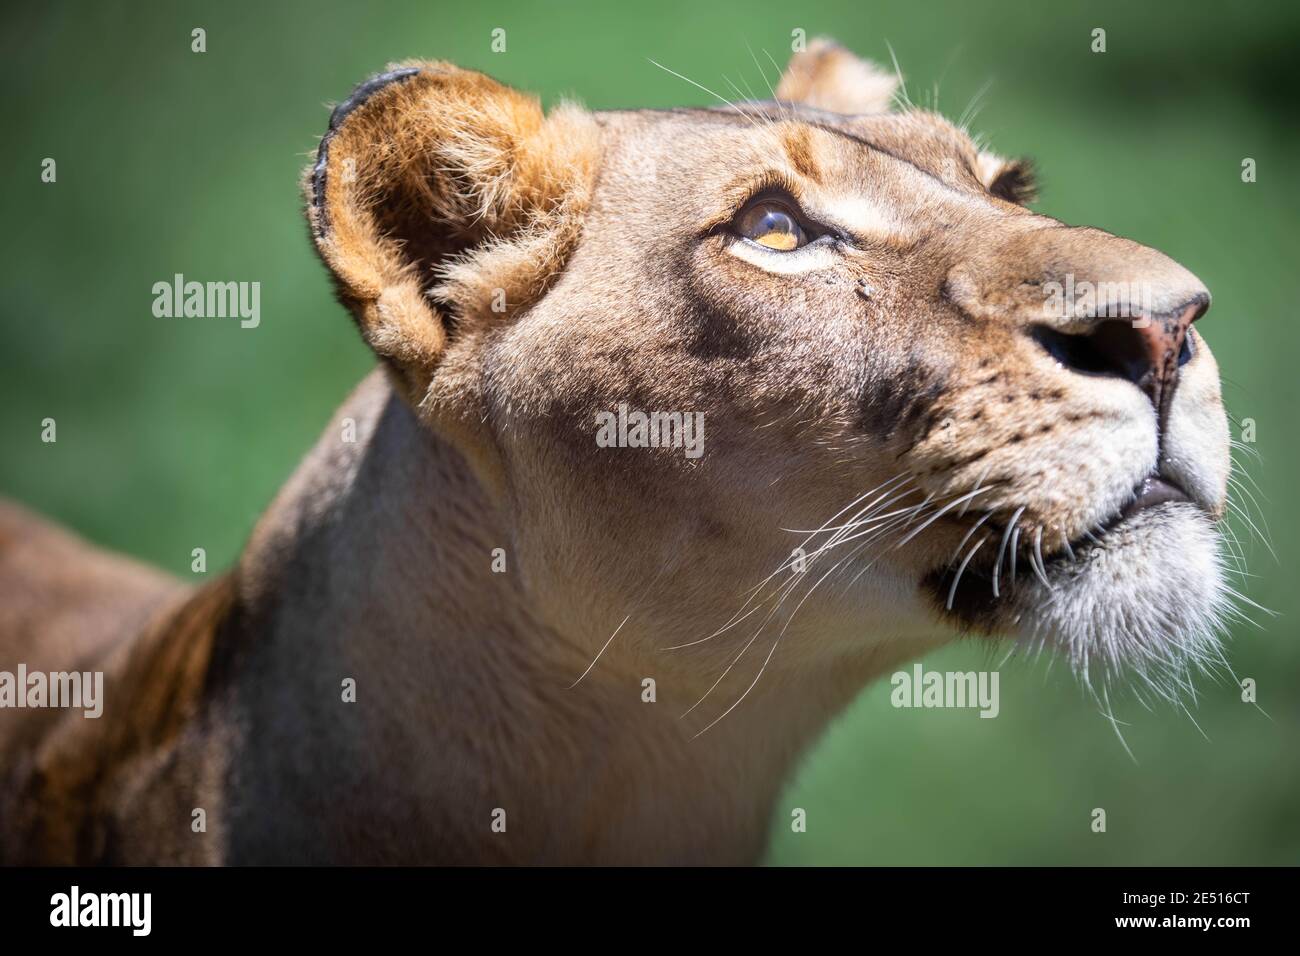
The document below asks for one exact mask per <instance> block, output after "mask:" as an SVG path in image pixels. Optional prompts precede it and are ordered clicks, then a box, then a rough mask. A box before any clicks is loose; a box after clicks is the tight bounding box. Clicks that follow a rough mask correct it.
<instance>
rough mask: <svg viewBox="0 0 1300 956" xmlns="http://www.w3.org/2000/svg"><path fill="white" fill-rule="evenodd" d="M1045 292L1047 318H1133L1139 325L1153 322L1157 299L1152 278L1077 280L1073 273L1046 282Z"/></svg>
mask: <svg viewBox="0 0 1300 956" xmlns="http://www.w3.org/2000/svg"><path fill="white" fill-rule="evenodd" d="M1043 296H1044V300H1043V316H1044V318H1049V319H1073V318H1088V319H1091V318H1108V319H1132V320H1133V327H1134V328H1138V329H1141V328H1146V326H1148V325H1150V324H1151V314H1152V309H1153V306H1154V301H1155V295H1154V288H1153V287H1152V285H1151V283H1149V282H1091V281H1089V280H1087V279H1081V280H1079V281H1077V282H1076V281H1075V278H1074V274H1073V273H1066V275H1065V281H1064V282H1057V281H1055V280H1053V281H1051V282H1044V283H1043Z"/></svg>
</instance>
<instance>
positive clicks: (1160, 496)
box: [928, 471, 1202, 627]
mask: <svg viewBox="0 0 1300 956" xmlns="http://www.w3.org/2000/svg"><path fill="white" fill-rule="evenodd" d="M1184 505H1187V506H1191V507H1192V508H1195V509H1196V510H1197V511H1198V512H1199V511H1201V510H1202V509H1201V508H1200V507H1199V506H1198V505H1197V504H1196V502H1195V501H1194V500H1193V499H1192V497H1191V495H1189V494H1188V493H1187V491H1186V490H1185V489H1184V488H1183V487H1182V486H1181V485H1180V484H1178V483H1177V481H1175V480H1173V479H1171V478H1169V477H1167V476H1164V475H1161V474H1160V473H1159V472H1157V471H1153V472H1152V473H1151V474H1149V475H1147V476H1146V477H1145V478H1143V479H1142V480H1141V481H1140V482H1138V483H1137V485H1136V486H1134V488H1133V491H1132V493H1131V494H1130V495H1129V497H1128V499H1127V501H1126V502H1125V503H1124V504H1123V505H1122V506H1120V507H1119V508H1118V509H1117V510H1116V511H1115V512H1114V513H1113V514H1112V515H1111V516H1110V517H1109V518H1108V519H1106V520H1105V521H1102V522H1101V523H1099V524H1097V525H1095V526H1094V527H1092V528H1091V529H1089V530H1087V531H1084V532H1082V533H1081V534H1079V535H1078V536H1077V537H1074V538H1071V539H1067V538H1066V537H1065V536H1064V535H1061V536H1059V537H1057V538H1056V540H1055V541H1054V542H1052V543H1051V544H1049V543H1048V542H1047V541H1044V540H1041V538H1040V539H1038V540H1034V539H1032V538H1030V536H1029V535H1023V536H1022V535H1017V536H1016V538H1018V539H1019V541H1018V542H1016V540H1015V539H1013V540H1012V543H1011V545H1010V547H1009V548H1008V547H1007V544H1006V542H1005V541H1004V542H1003V544H1002V546H1001V547H999V546H998V545H999V540H998V536H997V535H994V536H993V538H992V539H991V544H992V547H991V548H989V549H986V553H985V554H984V555H983V556H982V557H983V558H984V560H982V561H970V560H968V561H966V562H960V563H958V562H954V563H953V564H950V565H948V566H945V567H942V568H939V569H936V570H935V571H934V572H932V573H931V575H930V576H929V579H928V583H929V584H930V586H931V588H932V590H933V592H934V593H935V594H936V595H937V596H940V600H941V603H942V604H943V605H944V608H945V610H946V611H948V612H950V613H952V614H954V615H956V616H957V617H958V618H960V619H962V620H964V621H965V622H967V623H968V624H972V625H975V626H977V627H978V626H979V625H980V622H982V621H991V619H992V618H993V617H994V616H996V615H997V614H999V612H1001V611H1002V610H1004V609H1005V608H1004V607H1003V604H1004V601H1005V600H1007V599H1010V598H1011V597H1012V596H1013V594H1015V593H1016V592H1023V590H1024V588H1025V586H1026V585H1029V584H1031V582H1034V581H1037V582H1039V583H1040V584H1041V586H1043V587H1045V588H1047V589H1048V590H1049V591H1050V590H1052V589H1053V588H1054V586H1055V585H1054V579H1055V578H1057V577H1058V576H1059V575H1060V574H1062V573H1064V574H1066V575H1068V574H1069V573H1070V572H1071V569H1072V568H1077V567H1082V566H1085V565H1086V564H1087V563H1088V562H1089V561H1090V560H1092V559H1094V558H1095V557H1097V556H1098V555H1099V554H1100V553H1101V552H1103V551H1105V550H1106V549H1107V548H1109V547H1110V546H1111V545H1112V544H1117V543H1119V539H1122V538H1125V537H1127V536H1129V535H1131V534H1132V533H1134V532H1136V533H1141V532H1140V528H1139V525H1140V523H1141V520H1142V518H1143V517H1144V516H1145V514H1146V513H1147V512H1153V513H1155V512H1158V511H1159V512H1166V513H1167V512H1168V511H1169V510H1170V509H1171V508H1172V509H1177V508H1179V507H1181V506H1184ZM1153 516H1154V515H1153ZM1008 533H1009V531H1008ZM1003 537H1004V538H1005V536H1003ZM1017 544H1018V546H1017ZM972 556H973V555H972Z"/></svg>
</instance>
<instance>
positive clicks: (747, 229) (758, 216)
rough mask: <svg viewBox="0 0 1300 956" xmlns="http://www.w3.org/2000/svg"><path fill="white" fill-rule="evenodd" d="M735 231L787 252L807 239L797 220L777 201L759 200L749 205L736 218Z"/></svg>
mask: <svg viewBox="0 0 1300 956" xmlns="http://www.w3.org/2000/svg"><path fill="white" fill-rule="evenodd" d="M736 231H737V232H739V233H740V234H741V235H742V236H744V237H745V238H746V239H752V240H754V241H755V242H757V243H758V244H759V245H762V246H767V247H768V248H769V249H776V250H778V251H780V252H789V251H791V250H792V249H798V248H799V247H800V246H802V245H804V244H805V243H806V242H807V241H808V237H807V236H805V235H804V231H803V229H801V228H800V227H799V221H798V220H797V219H795V217H794V215H793V214H792V213H791V212H790V210H789V209H787V208H786V207H785V206H783V205H781V204H780V203H777V202H760V203H755V204H754V205H752V206H750V207H749V208H748V209H746V210H745V211H744V212H742V213H741V214H740V217H739V218H738V219H737V220H736Z"/></svg>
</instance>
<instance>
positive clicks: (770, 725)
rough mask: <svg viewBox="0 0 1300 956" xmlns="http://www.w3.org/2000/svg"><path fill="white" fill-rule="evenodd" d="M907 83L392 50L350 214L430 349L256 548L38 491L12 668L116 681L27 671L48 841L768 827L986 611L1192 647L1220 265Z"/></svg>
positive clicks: (388, 333) (331, 197)
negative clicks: (604, 107) (186, 541)
mask: <svg viewBox="0 0 1300 956" xmlns="http://www.w3.org/2000/svg"><path fill="white" fill-rule="evenodd" d="M894 88H895V79H894V76H893V75H892V74H888V73H885V72H883V71H881V70H879V69H878V68H876V67H873V66H871V65H869V64H867V63H865V62H862V61H860V60H858V59H856V58H854V57H853V56H852V55H851V54H849V53H847V52H846V51H844V50H843V49H841V48H839V47H836V46H835V45H833V44H831V43H829V42H818V43H816V44H813V45H812V46H810V48H809V49H807V50H806V51H804V52H801V53H799V54H797V55H796V56H795V57H794V58H793V60H792V61H791V63H790V65H789V67H788V69H787V71H786V73H785V74H784V76H783V77H782V78H781V81H780V85H779V87H778V88H777V89H776V91H775V94H776V95H775V98H774V99H773V100H772V101H767V102H745V103H735V104H728V105H723V106H719V107H717V108H703V109H675V110H666V111H662V110H628V111H615V112H602V113H592V112H587V111H585V110H583V109H581V108H579V107H577V106H574V105H569V104H566V105H561V106H559V107H558V108H556V109H555V110H553V111H552V112H551V113H550V114H549V115H544V114H543V112H542V110H541V109H540V107H539V105H538V102H537V100H536V99H534V98H532V97H529V96H525V95H523V94H521V93H518V92H516V91H514V90H511V89H509V88H507V87H505V86H502V85H501V84H499V83H497V82H495V81H494V80H492V79H490V78H488V77H487V76H484V75H482V74H480V73H476V72H472V71H468V70H462V69H458V68H456V67H455V66H452V65H450V64H448V63H409V64H404V65H399V66H397V67H395V68H393V69H391V70H390V71H389V72H387V73H384V74H383V75H381V76H377V77H375V78H374V79H372V80H370V81H368V82H366V83H365V84H363V85H362V86H361V87H359V88H358V89H357V90H356V92H355V93H354V94H353V95H352V96H351V98H350V99H348V100H347V101H346V102H345V103H343V104H342V105H340V106H339V107H338V108H337V109H336V110H335V111H334V113H333V116H332V118H331V120H330V124H329V129H328V131H327V132H326V134H325V136H324V138H323V140H322V141H321V143H320V148H319V153H318V159H317V161H316V163H315V164H314V165H313V166H312V168H311V169H309V170H308V172H307V175H306V182H305V188H306V197H307V217H308V220H309V223H310V228H311V235H312V238H313V240H314V242H315V245H316V248H317V250H318V251H319V253H320V256H321V258H322V259H323V261H324V262H325V264H326V265H327V266H328V268H329V270H330V272H331V274H332V276H333V279H334V281H335V283H336V284H337V289H338V295H339V298H340V299H341V300H342V302H343V303H344V304H345V305H346V306H347V307H348V308H349V309H350V310H351V312H352V314H353V315H354V317H355V319H356V322H357V326H358V328H359V330H360V332H361V335H362V337H363V338H364V339H365V341H366V342H367V343H368V345H369V346H370V347H371V348H372V349H373V350H374V352H375V354H376V355H377V356H378V359H379V365H380V369H379V370H377V371H376V372H375V373H374V374H372V375H370V376H369V377H368V378H367V379H366V380H365V381H364V382H362V384H361V385H360V387H359V388H358V389H357V390H356V391H355V392H354V393H353V395H352V396H351V397H350V398H349V399H348V400H347V401H346V403H345V404H344V405H343V407H342V408H341V409H340V411H339V412H338V416H337V417H336V419H335V420H334V421H333V422H332V423H331V424H330V425H329V426H328V428H326V430H325V433H324V435H323V437H322V438H321V439H320V441H319V443H318V444H317V445H316V447H315V449H314V450H313V451H312V452H311V453H310V455H309V456H308V457H307V460H306V461H305V462H304V463H303V464H302V466H301V467H300V468H299V469H298V471H297V473H296V474H295V475H294V476H293V478H292V479H291V480H290V481H289V483H288V484H287V485H286V486H285V488H284V489H283V490H282V492H281V493H280V495H279V496H278V498H277V499H276V501H275V502H274V503H273V504H272V506H271V507H270V509H269V510H268V511H267V512H266V514H265V516H264V517H263V518H262V519H261V521H260V522H259V523H258V525H257V527H256V529H255V531H254V532H253V534H252V537H251V540H250V541H249V543H248V546H247V548H246V550H245V551H244V553H243V555H242V557H241V558H240V559H239V561H238V562H237V564H236V565H235V567H234V568H233V569H231V570H230V571H229V572H228V573H227V574H225V575H223V576H221V577H220V578H218V579H216V580H213V581H211V582H209V583H207V584H205V585H203V586H202V587H199V588H197V589H190V588H187V587H185V586H182V585H180V584H178V583H176V582H174V581H172V580H170V579H167V578H165V577H163V576H162V575H160V574H157V573H154V572H152V571H150V570H147V569H145V568H141V567H137V566H135V565H134V564H132V563H130V562H128V561H126V560H125V559H121V558H117V557H111V556H108V555H105V554H103V553H100V552H98V551H95V550H93V549H91V548H90V547H89V546H87V545H85V544H82V543H80V542H79V541H77V540H75V539H73V538H72V537H70V536H68V535H66V534H64V533H63V532H60V531H58V530H55V529H53V528H51V527H49V526H47V525H45V524H43V523H41V522H40V521H38V520H37V519H35V518H33V517H30V516H28V515H27V514H25V513H23V512H21V511H19V510H17V509H16V508H5V509H4V510H3V511H0V667H2V668H3V669H5V670H8V671H13V670H14V668H15V667H16V666H17V665H18V664H19V663H22V664H25V665H26V667H27V668H28V669H30V670H45V671H58V670H72V669H75V670H80V671H95V670H102V671H103V672H105V674H106V687H105V700H104V702H103V716H102V717H101V718H100V719H88V718H86V717H85V716H84V715H83V714H82V713H81V712H80V711H67V710H52V709H48V708H46V709H21V710H19V709H13V710H9V709H6V710H3V711H0V753H2V755H3V763H2V764H0V766H2V767H3V774H4V776H3V784H2V789H0V855H2V856H3V859H4V860H5V861H7V862H10V863H50V862H59V863H62V862H74V861H75V862H105V863H145V862H148V863H164V862H165V863H401V862H428V863H541V862H545V863H576V862H600V863H660V862H662V863H750V862H754V861H756V860H758V859H759V858H760V856H761V854H762V852H763V848H764V841H765V836H766V833H767V831H768V827H769V824H770V822H771V819H772V817H773V813H774V809H775V808H774V801H775V799H776V795H777V794H778V792H779V789H780V787H781V785H782V783H783V781H785V780H786V778H787V777H788V775H789V774H790V772H791V769H792V767H793V766H794V764H795V763H796V761H797V760H798V758H799V756H800V754H802V753H803V752H804V751H805V750H806V749H807V748H808V747H809V746H810V744H811V743H812V742H813V741H814V740H815V739H816V738H817V736H818V734H819V732H820V731H821V730H822V729H823V728H824V727H825V726H826V724H827V722H828V720H829V719H830V718H831V717H832V716H833V715H834V714H836V713H837V712H838V711H839V710H840V709H841V708H842V707H843V706H844V705H845V704H846V703H847V702H848V701H849V700H850V699H852V698H853V696H854V695H855V694H856V693H857V692H858V691H859V690H861V689H862V688H863V686H864V685H866V684H867V682H868V681H870V680H872V679H873V678H874V677H876V676H877V675H879V674H881V673H882V672H885V671H888V670H889V669H892V668H895V667H897V666H899V665H900V664H902V663H904V662H905V661H907V660H908V659H910V658H915V657H917V656H919V655H920V654H921V653H922V652H924V651H926V650H928V649H930V648H932V647H935V646H937V645H938V644H940V643H942V642H944V641H946V640H948V639H950V638H951V637H952V636H953V635H954V634H957V633H962V632H966V633H978V634H983V635H990V636H995V637H1001V638H1003V639H1005V640H1008V641H1019V642H1022V643H1030V642H1034V643H1037V642H1045V643H1047V644H1048V645H1050V646H1054V647H1056V648H1058V649H1059V652H1060V653H1062V654H1063V655H1065V656H1067V657H1068V658H1069V659H1070V660H1071V661H1072V662H1073V663H1074V664H1075V665H1076V667H1077V668H1078V670H1079V671H1080V673H1081V674H1084V675H1088V679H1089V680H1090V681H1092V682H1094V683H1096V684H1098V685H1101V684H1102V683H1103V682H1104V681H1105V679H1106V675H1107V674H1108V673H1110V672H1111V671H1112V670H1113V668H1114V667H1116V666H1119V665H1126V666H1136V667H1139V668H1142V669H1143V673H1144V674H1146V675H1148V677H1149V678H1150V679H1151V680H1153V681H1156V682H1159V680H1160V679H1161V677H1163V678H1165V679H1166V680H1168V681H1171V682H1177V681H1179V680H1181V679H1182V676H1183V671H1184V670H1185V668H1186V667H1187V665H1188V662H1194V661H1197V660H1200V659H1202V658H1203V657H1204V656H1205V655H1206V654H1207V653H1210V652H1212V651H1213V649H1214V643H1213V642H1214V633H1215V629H1216V625H1217V621H1218V619H1219V617H1220V615H1221V613H1222V611H1223V608H1224V600H1225V599H1224V594H1225V590H1224V585H1223V583H1222V573H1221V568H1220V554H1219V545H1218V538H1217V532H1216V523H1217V522H1218V520H1219V519H1220V516H1221V514H1222V512H1223V508H1224V501H1225V485H1226V480H1227V475H1228V467H1229V454H1228V451H1229V449H1228V445H1229V442H1228V432H1227V423H1226V419H1225V414H1224V410H1223V407H1222V405H1221V401H1220V395H1219V384H1218V375H1217V369H1216V366H1215V362H1214V358H1213V356H1212V355H1211V354H1210V350H1209V349H1208V348H1207V347H1206V345H1205V343H1204V341H1203V340H1202V339H1201V337H1200V336H1199V335H1198V334H1197V333H1196V332H1195V331H1193V329H1192V323H1193V322H1194V321H1195V320H1196V319H1198V318H1199V317H1200V316H1201V315H1202V314H1203V313H1204V312H1205V310H1206V308H1207V307H1208V304H1209V295H1208V294H1207V292H1206V290H1205V288H1204V286H1203V285H1202V284H1201V283H1200V282H1199V281H1198V280H1197V279H1196V277H1195V276H1193V275H1192V274H1191V273H1190V272H1188V271H1187V270H1186V269H1184V268H1182V267H1181V266H1179V265H1178V264H1177V263H1175V262H1173V261H1171V260H1170V259H1169V258H1167V257H1166V256H1164V255H1162V254H1161V253H1159V252H1157V251H1155V250H1153V249H1149V248H1146V247H1144V246H1141V245H1139V244H1137V243H1135V242H1131V241H1129V240H1127V239H1121V238H1117V237H1115V236H1113V235H1110V234H1109V233H1106V232H1104V231H1102V230H1100V229H1096V228H1092V227H1070V226H1067V225H1065V224H1063V223H1061V222H1058V221H1056V220H1054V219H1050V218H1047V217H1045V216H1041V215H1037V214H1035V213H1033V212H1031V211H1030V210H1029V209H1028V208H1026V207H1025V205H1024V203H1025V202H1026V200H1027V199H1028V198H1029V196H1030V193H1031V190H1032V182H1031V176H1030V172H1029V170H1028V168H1027V166H1026V165H1025V164H1023V163H1020V162H1013V161H1006V160H1003V159H1001V158H999V157H998V156H995V155H993V154H992V153H989V152H986V151H983V150H981V149H980V148H978V147H977V146H976V145H974V143H973V142H972V140H971V139H970V138H969V137H968V136H967V135H966V133H965V132H964V131H963V130H961V129H958V128H957V127H955V126H954V125H952V124H951V123H949V122H947V121H946V120H944V119H943V118H942V117H940V116H938V115H936V114H934V113H930V112H925V111H921V110H917V109H912V108H906V109H902V110H891V97H892V96H893V94H894ZM1080 290H1088V291H1087V292H1081V291H1080ZM1116 290H1118V291H1116ZM655 413H658V417H657V418H654V417H652V416H654V415H655ZM611 416H617V427H616V428H614V429H613V432H612V433H607V434H605V436H604V438H605V440H601V441H598V440H597V437H598V436H597V433H598V431H599V430H600V429H607V426H609V425H610V422H611V421H612V420H613V419H611ZM688 421H689V422H695V423H698V427H697V428H696V431H695V438H696V439H697V440H698V443H699V444H698V447H697V449H696V450H697V451H698V452H699V454H695V455H692V454H688V451H689V449H688V448H687V447H684V443H683V442H682V441H679V440H678V439H679V438H681V436H682V431H683V429H684V428H685V427H686V423H687V422H688ZM647 422H652V423H657V425H660V426H663V425H665V424H666V426H667V427H666V428H658V429H652V428H649V427H648V426H647ZM674 429H676V431H674ZM607 431H608V429H607ZM652 432H653V433H652ZM611 434H613V437H614V439H615V440H613V441H611V440H609V439H610V438H611ZM611 444H612V445H613V446H614V447H610V446H611ZM198 811H202V813H199V812H198Z"/></svg>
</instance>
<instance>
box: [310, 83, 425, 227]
mask: <svg viewBox="0 0 1300 956" xmlns="http://www.w3.org/2000/svg"><path fill="white" fill-rule="evenodd" d="M419 72H420V68H419V67H414V66H412V67H406V68H404V69H400V70H390V71H389V72H387V73H380V74H378V75H377V76H372V77H371V78H370V79H368V80H366V81H365V82H364V83H362V84H361V85H359V86H358V87H357V88H356V89H354V90H353V91H352V95H351V96H349V97H348V98H347V99H346V100H344V101H343V102H342V103H340V104H339V105H338V106H336V107H334V112H332V113H330V124H329V129H327V130H326V131H325V135H324V136H323V137H321V141H320V146H319V147H318V148H317V149H316V164H315V165H314V166H313V167H312V171H311V205H312V209H313V210H315V212H316V216H315V220H314V221H315V223H316V238H317V239H319V238H321V237H322V236H324V235H325V233H326V232H327V231H328V230H329V210H328V209H327V208H326V206H325V170H326V167H327V166H328V165H329V150H330V144H331V143H332V142H333V141H334V137H335V135H336V134H337V133H338V131H339V128H340V127H341V126H342V125H343V121H344V120H346V119H347V118H348V117H349V116H350V115H351V114H352V112H353V111H354V110H356V109H357V108H359V107H361V106H364V105H365V103H366V101H367V100H368V99H370V97H372V96H374V95H375V94H376V93H378V92H379V91H380V90H382V89H384V88H385V87H387V86H390V85H391V84H393V83H401V82H404V81H406V80H409V79H410V78H411V77H413V76H415V74H417V73H419Z"/></svg>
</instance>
